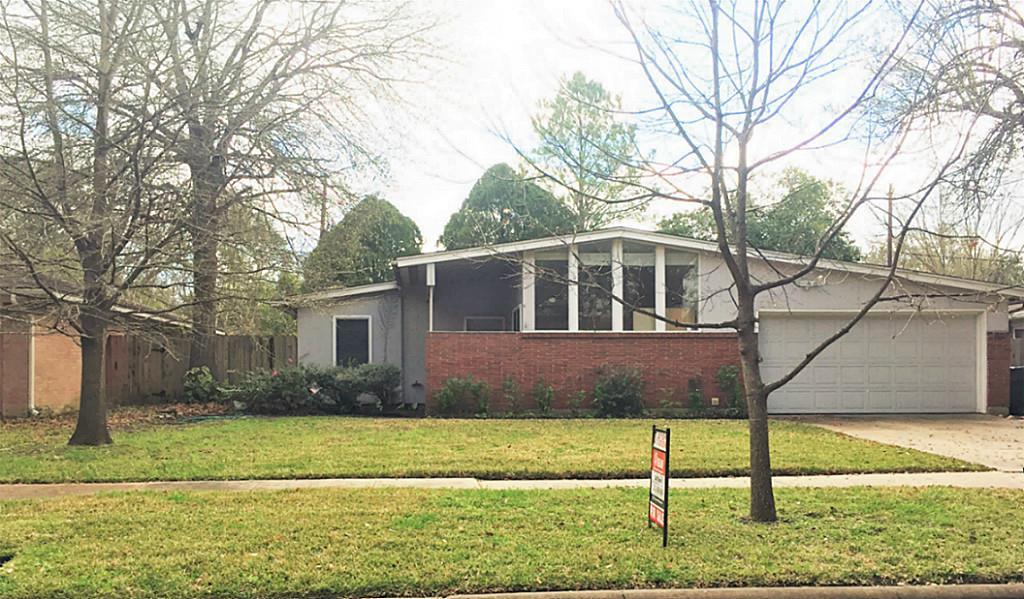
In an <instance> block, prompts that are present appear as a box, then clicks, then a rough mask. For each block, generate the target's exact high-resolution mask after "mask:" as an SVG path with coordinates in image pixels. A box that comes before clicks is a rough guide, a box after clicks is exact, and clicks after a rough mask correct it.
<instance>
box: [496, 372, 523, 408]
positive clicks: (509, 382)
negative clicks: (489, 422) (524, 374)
mask: <svg viewBox="0 0 1024 599" xmlns="http://www.w3.org/2000/svg"><path fill="white" fill-rule="evenodd" d="M501 394H502V395H503V396H504V397H505V405H507V406H508V411H509V412H511V413H513V414H518V413H519V410H520V408H521V407H522V406H521V405H520V402H521V400H522V396H523V393H522V391H521V390H520V389H519V383H517V382H516V380H515V379H514V378H512V377H510V376H507V377H505V379H504V380H503V381H501Z"/></svg>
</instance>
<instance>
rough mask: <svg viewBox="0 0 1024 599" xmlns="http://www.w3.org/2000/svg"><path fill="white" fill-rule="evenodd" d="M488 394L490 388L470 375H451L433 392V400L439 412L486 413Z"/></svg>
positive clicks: (447, 413)
mask: <svg viewBox="0 0 1024 599" xmlns="http://www.w3.org/2000/svg"><path fill="white" fill-rule="evenodd" d="M490 395H491V392H490V389H489V388H488V387H487V383H484V382H483V381H478V380H476V379H474V378H473V377H471V376H467V377H466V378H458V377H452V378H450V379H448V380H446V381H445V382H444V384H443V385H442V386H441V388H440V389H438V391H437V392H436V393H434V401H436V402H437V408H438V411H439V412H440V413H441V414H445V415H452V414H469V413H476V414H486V413H487V408H488V403H489V400H490Z"/></svg>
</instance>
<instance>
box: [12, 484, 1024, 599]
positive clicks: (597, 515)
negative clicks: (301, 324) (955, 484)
mask: <svg viewBox="0 0 1024 599" xmlns="http://www.w3.org/2000/svg"><path fill="white" fill-rule="evenodd" d="M778 498H779V505H780V515H781V517H782V520H783V521H782V523H781V524H778V525H761V524H751V523H749V522H745V521H743V519H742V515H743V514H744V513H745V511H746V492H745V491H743V490H735V489H718V490H699V491H698V490H687V491H682V490H681V491H675V492H673V495H672V500H671V504H672V509H673V515H672V517H673V518H674V522H675V526H674V528H673V530H672V536H671V540H670V545H669V548H668V549H667V550H665V549H662V548H661V546H660V536H659V534H658V532H657V531H654V530H649V529H648V528H647V527H646V526H645V524H644V516H645V513H646V512H645V501H646V499H647V496H646V493H645V491H643V490H639V489H603V490H587V491H514V492H500V491H422V490H411V489H386V490H383V489H378V490H317V491H286V492H266V493H232V494H222V493H194V494H193V493H125V494H111V495H101V496H93V497H78V498H64V499H57V500H43V501H20V502H6V503H0V555H6V556H7V557H8V558H9V561H7V563H6V564H4V565H0V596H3V597H19V598H20V597H67V596H74V597H165V596H175V597H197V596H200V597H211V596H215V597H240V596H245V597H256V596H258V597H272V598H273V597H279V598H283V597H292V596H318V597H322V596H335V594H337V595H340V596H348V597H354V596H384V595H419V596H424V595H426V596H431V595H440V594H444V593H455V592H479V591H508V590H526V589H576V588H625V587H658V586H722V585H729V586H736V585H808V584H821V585H832V584H858V585H859V584H898V583H919V584H920V583H943V582H945V583H952V582H1002V581H1011V580H1021V579H1024V571H1022V570H1021V566H1020V556H1021V555H1022V554H1024V519H1021V518H1016V517H1013V514H1020V513H1024V492H1020V491H1007V490H977V489H975V490H957V489H949V488H930V489H868V488H862V489H814V490H811V489H802V490H796V489H784V490H780V491H779V492H778Z"/></svg>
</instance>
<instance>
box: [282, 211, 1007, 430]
mask: <svg viewBox="0 0 1024 599" xmlns="http://www.w3.org/2000/svg"><path fill="white" fill-rule="evenodd" d="M805 263H806V259H805V258H801V257H799V256H796V255H791V254H785V253H779V252H763V253H757V254H756V255H755V256H753V260H752V266H751V268H752V271H753V274H754V275H755V276H756V277H758V278H759V279H761V280H771V279H773V278H774V277H777V276H778V273H787V272H792V271H793V270H794V269H796V268H799V267H800V266H802V265H804V264H805ZM395 271H396V277H395V278H396V280H395V281H394V282H388V283H380V284H373V285H363V286H359V287H349V288H337V289H328V290H324V291H320V292H315V293H311V294H306V295H303V296H299V297H297V298H295V300H294V302H293V305H294V306H295V307H296V312H297V317H298V335H299V339H298V355H299V361H300V362H302V363H307V364H318V365H342V364H349V363H362V362H386V363H392V364H395V365H398V366H399V367H401V369H402V374H403V379H404V383H403V393H404V398H405V401H406V402H407V403H412V404H424V403H425V404H426V405H427V409H428V411H429V410H430V409H431V403H430V402H431V397H432V394H433V393H434V392H435V391H437V390H438V389H439V388H440V386H441V385H442V384H443V383H444V381H445V380H446V379H448V378H450V377H465V376H473V377H475V378H477V379H479V380H481V381H484V382H486V383H487V384H488V385H489V387H490V388H491V390H492V396H491V409H492V410H495V411H500V410H502V409H503V408H504V407H507V406H503V405H502V393H501V390H502V385H503V382H504V381H506V380H507V379H511V380H514V381H515V382H516V383H517V385H518V387H519V388H520V389H523V390H529V389H531V388H532V386H533V385H534V384H535V383H536V382H537V381H538V380H541V381H543V382H544V383H545V384H549V385H551V386H553V387H554V388H555V390H556V397H555V403H554V408H555V409H559V408H561V409H565V408H566V407H568V406H569V405H570V404H569V401H570V397H572V396H573V394H575V393H576V392H577V391H579V390H583V391H589V390H590V389H592V388H593V383H594V381H595V378H596V376H597V371H598V369H599V368H600V367H601V366H604V365H631V366H636V367H639V368H640V369H641V370H642V371H643V373H644V377H645V388H646V395H647V402H648V404H649V405H650V406H652V407H658V406H665V405H673V404H674V405H682V406H685V405H687V397H688V390H689V389H690V388H692V387H693V386H694V385H695V384H696V385H698V386H699V387H700V388H701V389H703V393H704V396H705V397H706V401H707V403H708V404H710V405H715V404H717V402H718V401H719V400H720V397H719V396H720V395H721V390H720V389H718V387H717V384H716V380H715V379H716V373H717V372H718V370H719V369H720V368H721V367H722V366H725V365H731V364H738V351H737V342H736V334H735V332H734V331H731V330H723V329H715V328H703V329H702V328H699V325H700V324H701V323H715V322H720V321H727V320H729V319H731V318H732V317H733V316H734V313H735V308H734V303H733V300H732V296H731V293H730V289H731V277H730V275H729V272H728V271H727V268H726V266H725V263H724V261H723V259H722V257H721V255H720V253H719V250H718V247H717V245H716V244H714V243H710V242H707V241H701V240H696V239H686V238H681V237H676V236H671V235H665V234H661V233H654V232H649V231H643V230H637V229H632V228H625V227H615V228H609V229H603V230H599V231H594V232H589V233H582V234H577V235H573V236H561V237H548V238H544V239H533V240H528V241H521V242H514V243H505V244H496V245H492V246H487V247H476V248H469V249H461V250H453V251H441V252H432V253H425V254H420V255H416V256H408V257H403V258H399V259H398V260H396V262H395ZM887 272H888V269H887V268H884V267H880V266H874V265H869V264H862V263H851V262H839V261H830V260H823V261H821V262H820V263H819V265H818V266H817V268H816V269H815V270H814V271H813V272H812V273H811V274H810V275H809V276H807V277H805V278H803V279H801V280H800V281H799V282H798V283H795V284H791V285H787V286H785V287H781V288H778V289H776V290H775V291H774V292H771V293H764V294H762V295H761V296H759V299H758V304H757V308H758V326H759V329H758V339H759V343H760V347H761V350H762V354H763V363H762V368H763V373H764V378H765V380H766V381H772V380H774V379H776V378H777V377H779V376H781V375H782V374H783V373H784V372H786V371H787V370H788V369H789V368H791V367H792V366H793V365H794V364H796V363H797V362H798V360H799V359H800V358H801V357H802V356H803V355H804V354H805V353H806V352H807V350H808V349H809V348H811V347H813V346H814V345H815V344H817V343H818V342H819V341H820V340H821V339H823V338H824V337H825V336H827V335H828V334H830V333H832V332H833V331H835V330H836V329H837V328H839V327H840V326H841V325H842V324H843V323H845V322H846V321H847V320H848V319H849V318H850V317H851V315H852V314H853V313H854V312H855V311H857V310H858V309H860V308H861V307H862V306H863V302H865V301H866V300H867V299H868V298H870V297H871V296H872V295H873V294H874V293H875V292H876V291H877V289H878V288H879V285H880V283H881V281H882V280H883V278H884V277H885V276H886V274H887ZM613 295H614V296H615V297H620V298H623V299H624V300H625V303H626V304H628V306H632V308H630V307H627V306H626V305H624V304H623V303H621V302H618V301H613V299H612V296H613ZM885 297H886V301H883V302H881V303H879V304H878V305H877V306H876V307H875V308H874V309H873V310H872V311H871V313H870V315H869V316H867V317H866V318H865V319H864V320H863V321H861V322H860V323H859V324H858V325H857V326H856V327H855V328H854V329H853V330H852V331H851V332H850V333H849V334H848V335H846V336H845V337H844V338H842V339H841V340H840V341H838V342H837V343H836V344H834V345H833V346H832V347H831V348H829V349H828V350H827V351H825V352H824V353H823V354H822V355H820V356H819V357H818V358H817V359H816V360H815V361H814V362H813V363H812V364H811V365H810V366H809V367H808V368H807V369H806V370H805V371H803V372H802V373H801V374H800V375H799V376H798V377H796V378H795V379H794V380H793V381H791V382H790V383H789V384H788V385H786V386H784V387H783V388H781V389H780V390H778V391H777V392H776V393H774V394H773V395H772V396H771V398H770V400H769V404H770V405H769V410H770V411H771V412H772V413H776V414H783V413H812V414H813V413H899V412H902V413H926V412H932V413H956V412H960V413H969V412H982V413H984V412H993V413H1005V412H1006V410H1007V406H1008V400H1009V367H1010V324H1009V318H1008V313H1009V309H1010V308H1015V307H1016V306H1019V305H1020V303H1021V301H1022V299H1024V289H1021V288H1006V287H1005V286H1001V285H996V284H991V283H985V282H979V281H973V280H966V279H960V278H954V277H948V276H940V275H934V274H926V273H920V272H912V271H904V270H900V271H898V274H897V277H896V280H895V281H894V283H893V285H892V286H891V287H890V289H889V290H888V291H887V292H886V294H885ZM650 313H654V314H657V315H662V316H664V317H666V318H668V319H671V320H673V321H676V322H681V323H693V324H696V325H698V328H696V329H694V328H684V329H679V330H677V328H676V327H674V326H672V325H671V324H669V323H666V322H665V321H663V320H659V319H656V318H653V317H652V316H650Z"/></svg>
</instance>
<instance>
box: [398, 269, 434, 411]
mask: <svg viewBox="0 0 1024 599" xmlns="http://www.w3.org/2000/svg"><path fill="white" fill-rule="evenodd" d="M403 283H404V285H403V287H402V364H403V366H402V391H403V393H404V399H405V401H406V403H412V404H422V403H425V402H426V400H427V393H426V384H427V357H426V353H425V351H426V346H427V324H428V314H427V285H426V283H425V282H424V281H423V277H422V273H421V276H420V277H419V278H418V280H417V279H416V278H415V277H414V278H413V280H411V281H409V280H404V281H403Z"/></svg>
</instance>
